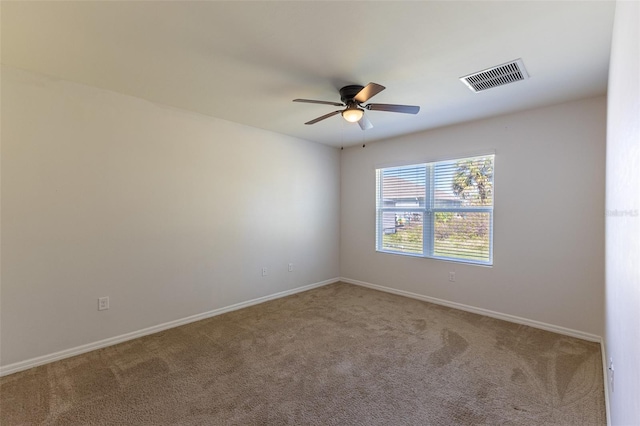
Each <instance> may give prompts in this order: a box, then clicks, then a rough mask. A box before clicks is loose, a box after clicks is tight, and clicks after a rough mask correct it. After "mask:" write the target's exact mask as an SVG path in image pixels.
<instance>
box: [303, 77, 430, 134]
mask: <svg viewBox="0 0 640 426" xmlns="http://www.w3.org/2000/svg"><path fill="white" fill-rule="evenodd" d="M384 89H385V87H384V86H382V85H380V84H377V83H369V84H367V85H366V86H359V85H350V86H344V87H343V88H342V89H340V100H341V101H342V103H340V102H330V101H316V100H313V99H294V100H293V102H306V103H308V104H323V105H334V106H339V107H346V108H345V109H343V110H337V111H333V112H330V113H329V114H325V115H323V116H321V117H318V118H315V119H313V120H311V121H307V122H306V123H304V124H315V123H317V122H318V121H322V120H324V119H326V118H329V117H333V116H334V115H337V114H342V117H343V118H344V119H345V120H347V121H348V122H350V123H356V122H357V123H358V124H359V125H360V128H361V129H362V130H367V129H370V128H372V127H373V124H371V122H370V121H369V120H368V119H367V117H365V115H364V110H365V109H367V110H370V111H387V112H401V113H403V114H417V113H418V111H420V107H419V106H414V105H395V104H367V105H362V104H363V103H365V102H367V101H368V100H369V99H371V98H372V97H374V96H375V95H377V94H378V93H380V92H382V91H383V90H384Z"/></svg>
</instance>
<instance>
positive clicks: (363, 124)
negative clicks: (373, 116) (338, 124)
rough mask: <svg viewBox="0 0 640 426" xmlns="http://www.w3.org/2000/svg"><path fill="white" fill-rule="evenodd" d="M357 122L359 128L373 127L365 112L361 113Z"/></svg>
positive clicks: (367, 128)
mask: <svg viewBox="0 0 640 426" xmlns="http://www.w3.org/2000/svg"><path fill="white" fill-rule="evenodd" d="M358 124H359V125H360V128H361V129H362V130H369V129H371V128H372V127H373V124H371V122H370V121H369V119H368V118H367V116H366V114H363V115H362V118H361V119H360V120H359V121H358Z"/></svg>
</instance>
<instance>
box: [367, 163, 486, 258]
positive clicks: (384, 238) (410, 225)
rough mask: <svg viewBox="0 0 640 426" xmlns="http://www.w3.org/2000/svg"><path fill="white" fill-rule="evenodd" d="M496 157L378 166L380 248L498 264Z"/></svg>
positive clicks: (377, 206)
mask: <svg viewBox="0 0 640 426" xmlns="http://www.w3.org/2000/svg"><path fill="white" fill-rule="evenodd" d="M493 173H494V156H493V155H485V156H480V157H470V158H460V159H455V160H449V161H439V162H435V163H426V164H412V165H407V166H401V167H389V168H384V169H377V170H376V250H377V251H380V252H385V253H395V254H404V255H409V256H422V257H430V258H434V259H443V260H453V261H459V262H467V263H478V264H483V265H491V264H493Z"/></svg>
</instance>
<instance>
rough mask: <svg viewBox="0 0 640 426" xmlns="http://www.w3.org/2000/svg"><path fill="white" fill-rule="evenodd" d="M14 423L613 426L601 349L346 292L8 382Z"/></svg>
mask: <svg viewBox="0 0 640 426" xmlns="http://www.w3.org/2000/svg"><path fill="white" fill-rule="evenodd" d="M0 424H2V425H23V424H28V425H32V424H33V425H35V424H46V425H285V424H295V425H454V424H455V425H475V424H477V425H480V424H490V425H498V424H505V425H536V424H537V425H549V424H559V425H571V424H573V425H604V424H606V417H605V408H604V383H603V376H602V360H601V355H600V345H599V344H597V343H592V342H587V341H583V340H579V339H575V338H571V337H567V336H562V335H559V334H555V333H550V332H547V331H542V330H538V329H535V328H531V327H527V326H522V325H517V324H512V323H508V322H504V321H500V320H496V319H492V318H488V317H483V316H480V315H475V314H471V313H467V312H463V311H459V310H455V309H450V308H446V307H442V306H438V305H434V304H430V303H425V302H421V301H417V300H413V299H408V298H404V297H400V296H396V295H392V294H387V293H382V292H379V291H375V290H371V289H367V288H362V287H358V286H354V285H350V284H344V283H335V284H331V285H328V286H324V287H320V288H316V289H313V290H310V291H307V292H304V293H299V294H296V295H293V296H289V297H286V298H282V299H278V300H273V301H270V302H266V303H263V304H260V305H256V306H252V307H249V308H245V309H242V310H238V311H234V312H230V313H227V314H224V315H220V316H217V317H213V318H209V319H206V320H202V321H198V322H195V323H191V324H188V325H185V326H181V327H177V328H174V329H171V330H167V331H163V332H160V333H157V334H153V335H150V336H146V337H142V338H139V339H136V340H132V341H129V342H125V343H121V344H118V345H115V346H111V347H108V348H104V349H100V350H97V351H93V352H90V353H87V354H83V355H79V356H76V357H73V358H68V359H65V360H61V361H57V362H54V363H51V364H47V365H44V366H40V367H36V368H32V369H30V370H27V371H23V372H19V373H15V374H12V375H9V376H6V377H3V378H1V379H0Z"/></svg>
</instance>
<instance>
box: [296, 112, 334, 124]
mask: <svg viewBox="0 0 640 426" xmlns="http://www.w3.org/2000/svg"><path fill="white" fill-rule="evenodd" d="M341 112H342V111H333V112H330V113H329V114H325V115H323V116H322V117H318V118H315V119H313V120H311V121H307V122H306V123H304V124H316V123H317V122H318V121H322V120H324V119H325V118H329V117H333V116H334V115H336V114H340V113H341Z"/></svg>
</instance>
